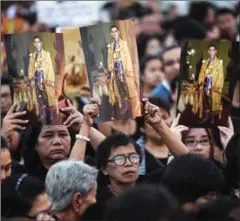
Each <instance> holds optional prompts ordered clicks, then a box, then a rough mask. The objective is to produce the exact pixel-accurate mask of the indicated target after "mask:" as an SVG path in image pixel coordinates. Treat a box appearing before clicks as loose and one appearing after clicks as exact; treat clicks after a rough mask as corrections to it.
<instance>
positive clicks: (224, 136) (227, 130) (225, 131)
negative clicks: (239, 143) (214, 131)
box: [218, 117, 234, 149]
mask: <svg viewBox="0 0 240 221" xmlns="http://www.w3.org/2000/svg"><path fill="white" fill-rule="evenodd" d="M218 129H219V131H220V140H221V143H222V145H223V148H224V149H226V148H227V145H228V143H229V141H230V139H231V138H232V136H233V135H234V127H233V123H232V120H231V117H228V127H222V126H218Z"/></svg>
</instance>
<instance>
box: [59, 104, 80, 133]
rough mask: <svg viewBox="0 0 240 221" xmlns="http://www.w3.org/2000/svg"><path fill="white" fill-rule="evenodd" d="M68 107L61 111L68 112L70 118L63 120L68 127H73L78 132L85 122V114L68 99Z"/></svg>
mask: <svg viewBox="0 0 240 221" xmlns="http://www.w3.org/2000/svg"><path fill="white" fill-rule="evenodd" d="M67 104H68V107H64V108H62V109H61V111H62V112H63V113H65V114H68V115H69V116H68V118H67V119H66V120H65V121H64V122H63V124H64V125H66V127H69V128H71V129H72V130H73V131H75V132H78V131H79V130H80V128H81V125H82V123H83V115H82V114H81V113H80V112H79V111H78V110H77V109H76V108H75V107H73V105H72V104H71V102H70V100H67Z"/></svg>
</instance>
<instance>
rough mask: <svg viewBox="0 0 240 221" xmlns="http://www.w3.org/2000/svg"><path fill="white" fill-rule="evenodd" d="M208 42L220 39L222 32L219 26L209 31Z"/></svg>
mask: <svg viewBox="0 0 240 221" xmlns="http://www.w3.org/2000/svg"><path fill="white" fill-rule="evenodd" d="M206 37H207V40H216V39H219V38H220V30H219V28H218V26H217V25H214V26H213V28H212V29H210V30H208V31H207V36H206Z"/></svg>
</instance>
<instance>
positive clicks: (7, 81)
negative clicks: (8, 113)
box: [1, 76, 13, 100]
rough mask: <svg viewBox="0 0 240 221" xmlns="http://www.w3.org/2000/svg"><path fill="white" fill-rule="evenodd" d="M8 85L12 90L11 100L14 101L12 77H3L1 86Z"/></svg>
mask: <svg viewBox="0 0 240 221" xmlns="http://www.w3.org/2000/svg"><path fill="white" fill-rule="evenodd" d="M2 85H7V86H9V88H10V92H11V98H12V100H13V80H12V78H11V77H10V76H2V77H1V86H2Z"/></svg>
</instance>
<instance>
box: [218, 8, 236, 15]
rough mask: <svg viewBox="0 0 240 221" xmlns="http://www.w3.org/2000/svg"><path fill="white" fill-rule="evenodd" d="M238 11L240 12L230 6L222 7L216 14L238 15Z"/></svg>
mask: <svg viewBox="0 0 240 221" xmlns="http://www.w3.org/2000/svg"><path fill="white" fill-rule="evenodd" d="M237 13H238V12H236V13H235V12H234V11H233V10H231V9H230V8H220V9H219V10H217V13H216V16H221V15H225V14H231V15H232V16H233V17H236V15H237Z"/></svg>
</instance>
